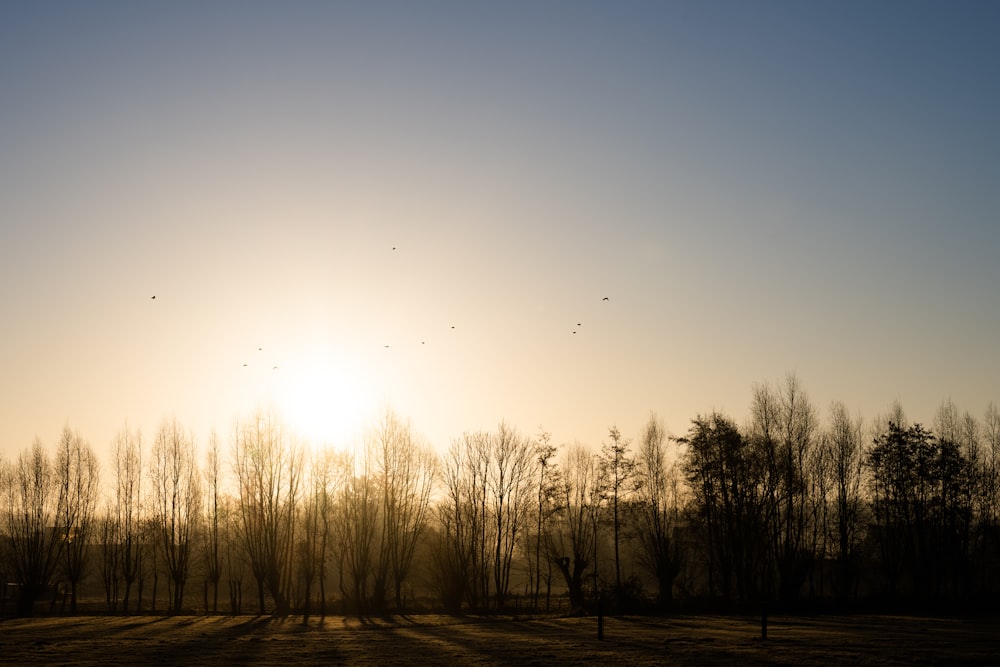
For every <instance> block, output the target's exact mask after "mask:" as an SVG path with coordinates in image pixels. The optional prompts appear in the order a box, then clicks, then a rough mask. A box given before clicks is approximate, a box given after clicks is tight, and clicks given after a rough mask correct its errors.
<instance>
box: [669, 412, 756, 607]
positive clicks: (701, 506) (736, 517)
mask: <svg viewBox="0 0 1000 667" xmlns="http://www.w3.org/2000/svg"><path fill="white" fill-rule="evenodd" d="M678 442H680V443H682V444H684V445H686V446H687V449H686V452H685V457H684V472H685V475H686V476H687V479H688V483H689V484H690V487H691V492H692V495H693V498H694V503H695V509H696V511H697V512H698V514H699V515H700V516H701V518H702V521H703V525H704V529H705V533H706V539H707V542H708V557H709V562H708V574H709V592H710V593H711V594H714V591H715V579H716V577H718V578H719V579H720V582H719V583H720V585H721V592H722V595H723V597H724V598H726V599H732V598H733V595H734V594H735V597H736V599H737V600H738V601H739V602H741V603H748V602H752V601H754V600H756V598H757V595H758V590H759V585H760V581H759V576H760V573H761V572H762V571H763V568H762V567H761V565H760V564H761V562H762V558H763V554H764V551H765V549H766V545H765V544H764V539H763V535H764V530H765V528H766V517H765V512H764V497H763V496H762V490H761V489H760V480H761V479H763V477H764V474H765V473H764V466H763V464H762V460H761V457H759V456H757V454H756V453H755V452H754V451H753V449H752V448H751V446H750V445H749V443H747V441H746V440H745V439H744V438H743V436H742V435H741V434H740V432H739V430H738V429H737V428H736V425H735V424H733V422H732V421H731V420H730V419H729V418H728V417H726V416H725V415H722V414H720V413H718V412H713V413H711V414H709V415H708V416H707V417H702V416H700V415H699V416H698V417H696V418H695V419H694V420H692V426H691V428H690V429H689V431H688V435H687V436H685V437H684V438H680V439H679V440H678Z"/></svg>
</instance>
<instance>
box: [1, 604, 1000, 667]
mask: <svg viewBox="0 0 1000 667" xmlns="http://www.w3.org/2000/svg"><path fill="white" fill-rule="evenodd" d="M998 629H1000V619H995V618H981V617H979V618H971V619H964V618H927V617H900V616H891V617H890V616H822V617H806V618H792V617H775V618H772V619H770V622H769V625H768V639H767V640H766V641H762V640H761V639H760V619H758V618H752V617H719V616H679V617H671V618H649V617H634V616H629V617H609V618H606V619H605V625H604V633H605V634H604V640H603V641H599V640H598V638H597V619H596V618H594V617H589V618H535V619H513V618H504V619H495V618H490V619H484V618H478V617H474V616H469V617H452V616H443V615H421V616H395V617H390V618H373V619H359V618H357V617H342V616H337V617H327V618H326V619H325V620H323V621H320V620H319V619H311V620H310V622H309V623H308V624H304V623H303V622H302V618H301V617H291V618H286V619H272V618H269V617H235V618H234V617H228V616H212V617H205V616H177V617H161V616H137V617H101V616H78V617H65V616H60V617H50V618H29V619H18V618H11V619H4V620H2V621H0V663H4V664H21V665H27V664H62V665H98V664H102V665H103V664H140V665H141V664H161V665H162V664H184V665H213V666H215V667H221V665H228V664H243V665H274V664H286V665H329V664H334V665H336V664H345V665H518V666H519V667H528V666H531V665H539V666H541V665H575V664H595V665H622V666H624V665H705V664H708V665H729V664H737V665H753V664H778V665H836V664H851V665H913V664H926V665H954V664H1000V632H998Z"/></svg>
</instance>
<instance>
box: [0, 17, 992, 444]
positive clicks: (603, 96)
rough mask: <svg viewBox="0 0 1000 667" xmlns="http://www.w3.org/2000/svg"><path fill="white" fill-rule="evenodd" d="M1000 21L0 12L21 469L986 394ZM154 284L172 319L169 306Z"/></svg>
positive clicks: (10, 367) (909, 409)
mask: <svg viewBox="0 0 1000 667" xmlns="http://www.w3.org/2000/svg"><path fill="white" fill-rule="evenodd" d="M998 33H1000V5H998V4H997V3H995V2H979V1H975V0H969V1H967V2H961V3H945V2H930V3H926V2H919V1H909V0H908V1H906V2H891V1H888V0H886V1H883V2H853V1H849V0H848V1H838V2H767V1H761V2H752V3H748V2H735V1H734V2H721V1H716V0H704V1H702V0H699V1H697V2H693V1H692V2H683V1H678V2H614V3H611V2H587V1H585V0H574V1H572V2H559V1H557V0H546V1H545V2H504V3H487V2H442V1H436V0H429V1H427V2H399V3H395V2H311V1H305V0H301V1H296V2H288V3H277V2H252V1H240V2H227V1H223V0H215V1H212V2H183V1H180V2H142V3H134V2H100V1H94V2H86V3H82V2H14V1H9V0H3V1H2V2H0V313H2V318H0V369H2V371H0V373H2V375H0V377H2V380H0V454H2V455H3V456H5V457H7V458H8V459H10V458H11V457H14V456H16V454H17V452H19V451H22V450H23V449H25V448H26V447H28V446H30V444H31V442H32V441H33V440H34V438H35V437H38V438H40V439H41V441H42V442H43V443H45V444H47V445H49V446H52V445H54V443H55V441H56V440H57V439H58V437H59V433H60V432H61V431H62V429H63V428H64V426H67V425H68V426H70V427H71V428H73V429H75V430H78V431H79V432H80V434H81V435H82V436H83V437H84V438H86V439H87V440H88V441H89V442H90V443H91V444H92V445H93V446H94V447H95V449H98V450H99V451H105V450H106V448H107V447H108V445H109V443H110V442H111V441H112V439H113V438H114V436H115V434H116V433H117V432H118V431H119V430H120V429H122V428H123V427H124V426H125V425H126V424H128V425H129V426H130V427H131V428H139V429H141V431H142V433H143V438H144V441H145V442H146V443H151V442H152V439H153V436H154V435H155V432H156V429H157V428H158V426H159V425H160V423H161V422H162V420H163V419H165V418H176V419H177V420H178V421H179V422H180V423H181V424H182V425H183V426H184V428H186V429H188V430H190V432H191V433H192V434H193V435H194V437H195V439H196V441H198V442H199V443H202V444H203V443H205V442H206V440H207V438H208V437H209V434H210V433H211V432H212V430H213V429H214V430H215V431H216V432H217V433H218V435H219V437H220V438H221V439H222V440H223V442H229V441H230V440H231V438H232V433H233V429H234V424H235V423H237V421H238V420H239V419H241V418H245V417H246V416H248V415H249V414H251V413H252V412H253V411H254V410H255V409H257V408H258V407H260V406H265V405H266V406H274V407H277V409H278V410H280V412H281V414H282V416H283V419H284V420H285V422H286V423H287V424H288V425H289V426H291V427H292V428H293V429H294V430H296V431H297V432H298V433H300V434H301V435H302V437H303V438H308V439H309V440H310V441H312V442H314V443H320V442H327V443H329V444H331V445H333V446H336V447H353V446H355V445H356V444H357V443H358V442H359V441H360V439H361V438H362V434H363V432H364V428H365V427H366V425H368V424H370V423H371V422H372V420H373V419H374V418H375V416H376V415H377V414H379V413H380V412H381V411H382V410H384V409H386V408H391V409H392V410H393V411H394V412H395V413H396V414H398V415H399V416H401V417H402V418H403V419H406V420H409V421H410V423H411V426H412V427H413V429H414V431H416V432H417V433H418V434H421V435H422V436H423V437H424V438H425V439H426V441H427V442H429V443H430V444H432V445H433V446H435V447H437V448H438V449H439V450H442V451H443V450H444V449H445V448H447V447H448V445H449V444H450V443H451V442H452V441H453V440H454V439H455V438H457V437H459V436H461V435H462V433H464V432H468V431H477V430H492V429H494V428H495V427H496V426H497V424H498V423H499V422H500V421H501V420H504V421H506V422H507V423H508V424H510V425H512V426H514V427H515V428H517V429H518V430H520V431H521V432H522V433H524V434H525V435H534V434H536V433H538V432H539V431H540V430H541V429H544V430H545V431H548V432H549V433H551V436H552V440H553V442H555V443H569V442H574V441H579V442H582V443H585V444H590V445H592V446H594V447H597V446H599V445H600V444H601V443H602V442H605V441H607V434H608V428H609V427H610V426H611V425H617V426H618V428H619V429H620V430H621V432H622V433H623V435H625V436H626V437H631V438H634V439H635V438H637V437H638V435H639V433H640V431H641V428H642V426H643V424H644V423H645V422H646V420H647V419H648V418H649V416H650V414H651V413H656V414H657V415H658V416H659V418H660V419H662V420H663V421H664V422H665V423H666V426H667V427H668V429H669V430H670V431H671V432H673V433H675V434H683V433H684V432H686V430H687V428H688V427H689V425H690V420H691V419H692V418H694V417H695V416H696V415H698V414H704V413H707V412H710V411H712V410H721V411H724V412H726V413H727V414H729V415H730V416H731V417H733V418H734V419H735V420H736V421H737V422H742V421H743V420H744V419H745V418H746V416H747V413H748V406H749V402H750V398H751V391H752V388H753V386H754V384H755V383H763V382H772V383H776V382H780V381H782V379H783V378H784V377H785V376H786V374H788V373H794V374H795V376H796V377H797V378H798V379H799V381H800V382H801V384H802V386H803V387H804V389H805V390H806V391H807V393H808V394H809V396H810V399H811V400H812V402H813V404H814V406H815V407H816V408H817V410H818V412H819V414H820V415H821V416H823V415H825V414H826V412H827V410H828V407H829V404H830V402H831V401H833V400H839V401H843V402H844V404H845V405H846V406H847V407H848V409H850V410H851V411H852V412H853V413H855V414H858V415H861V416H863V417H865V418H867V419H871V418H874V417H875V416H876V415H877V414H880V413H883V412H885V411H886V410H887V409H888V407H889V406H890V404H891V403H892V402H893V401H899V403H900V404H901V405H902V406H903V408H904V409H905V411H906V413H907V415H908V416H909V417H910V418H911V419H913V420H915V421H920V422H923V423H930V422H931V420H932V419H933V416H934V413H935V411H936V410H937V408H938V406H939V405H940V404H941V402H942V401H944V400H949V399H950V400H952V401H954V402H955V403H956V404H957V405H958V406H959V408H960V409H962V410H967V411H969V412H971V413H972V414H974V415H977V416H979V415H982V414H983V412H984V411H985V409H986V407H987V405H988V404H989V403H990V402H991V401H996V400H998V399H1000V348H998V340H1000V299H998V298H997V288H998V286H1000V261H997V249H998V248H1000V224H998V222H1000V221H998V219H997V216H998V212H1000V188H998V187H997V176H998V174H1000V129H998V125H997V119H998V118H1000V86H998V85H997V75H996V73H997V71H998V66H1000V40H997V39H996V35H997V34H998ZM154 296H155V299H154V298H153V297H154Z"/></svg>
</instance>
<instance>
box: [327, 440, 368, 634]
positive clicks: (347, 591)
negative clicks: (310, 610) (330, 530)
mask: <svg viewBox="0 0 1000 667" xmlns="http://www.w3.org/2000/svg"><path fill="white" fill-rule="evenodd" d="M370 463H371V461H370V458H369V457H368V456H363V457H362V458H361V460H360V461H356V460H355V458H354V457H351V458H350V459H349V460H348V461H347V462H346V465H347V470H346V471H345V475H344V484H343V487H342V489H341V491H340V493H339V494H338V495H339V498H338V502H337V508H336V511H335V516H336V522H335V525H336V532H337V536H338V538H339V540H338V542H339V543H338V545H337V546H338V547H339V549H338V561H339V563H340V577H341V581H340V591H341V593H342V594H343V595H344V597H345V598H346V599H348V600H350V601H351V602H352V603H353V605H354V607H355V609H356V611H357V612H358V613H359V614H364V613H366V612H367V611H368V608H369V606H370V603H371V601H370V595H369V593H370V591H371V583H372V578H373V574H374V570H375V558H376V556H377V554H376V553H375V551H376V547H377V542H376V540H377V538H378V527H379V526H378V522H379V498H378V489H377V487H376V484H375V481H374V480H373V479H372V474H371V470H370V468H369V465H370Z"/></svg>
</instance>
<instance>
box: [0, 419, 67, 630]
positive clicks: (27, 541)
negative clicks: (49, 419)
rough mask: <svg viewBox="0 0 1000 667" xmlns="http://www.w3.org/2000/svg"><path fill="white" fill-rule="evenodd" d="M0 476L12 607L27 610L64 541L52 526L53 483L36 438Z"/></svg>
mask: <svg viewBox="0 0 1000 667" xmlns="http://www.w3.org/2000/svg"><path fill="white" fill-rule="evenodd" d="M4 478H5V479H4V484H3V487H2V488H3V490H4V507H3V527H4V533H6V535H7V542H6V544H7V550H8V553H7V558H6V560H7V562H8V563H9V565H10V570H11V573H12V574H13V576H14V581H15V583H16V584H17V586H18V593H19V595H18V600H17V613H18V614H20V615H28V614H31V612H32V610H33V609H34V606H35V601H36V600H38V598H39V597H40V596H41V595H42V594H43V593H44V591H45V589H46V587H47V586H48V585H49V583H50V582H51V580H52V574H53V572H54V571H55V568H56V566H57V564H58V563H59V559H60V558H61V557H62V549H63V546H64V544H65V542H64V540H63V539H62V538H63V536H62V534H61V533H60V531H58V530H54V529H53V526H54V525H55V521H56V517H57V516H58V507H57V505H58V495H59V489H58V483H57V481H56V478H55V475H54V472H53V470H52V464H51V462H50V461H49V457H48V455H47V454H46V453H45V449H44V448H43V447H42V443H41V442H40V441H39V440H37V439H36V440H35V441H34V443H32V445H31V448H30V449H27V450H25V451H23V452H21V453H20V454H19V455H18V457H17V461H16V462H15V463H14V464H13V466H11V467H9V468H7V469H6V470H5V471H4Z"/></svg>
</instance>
